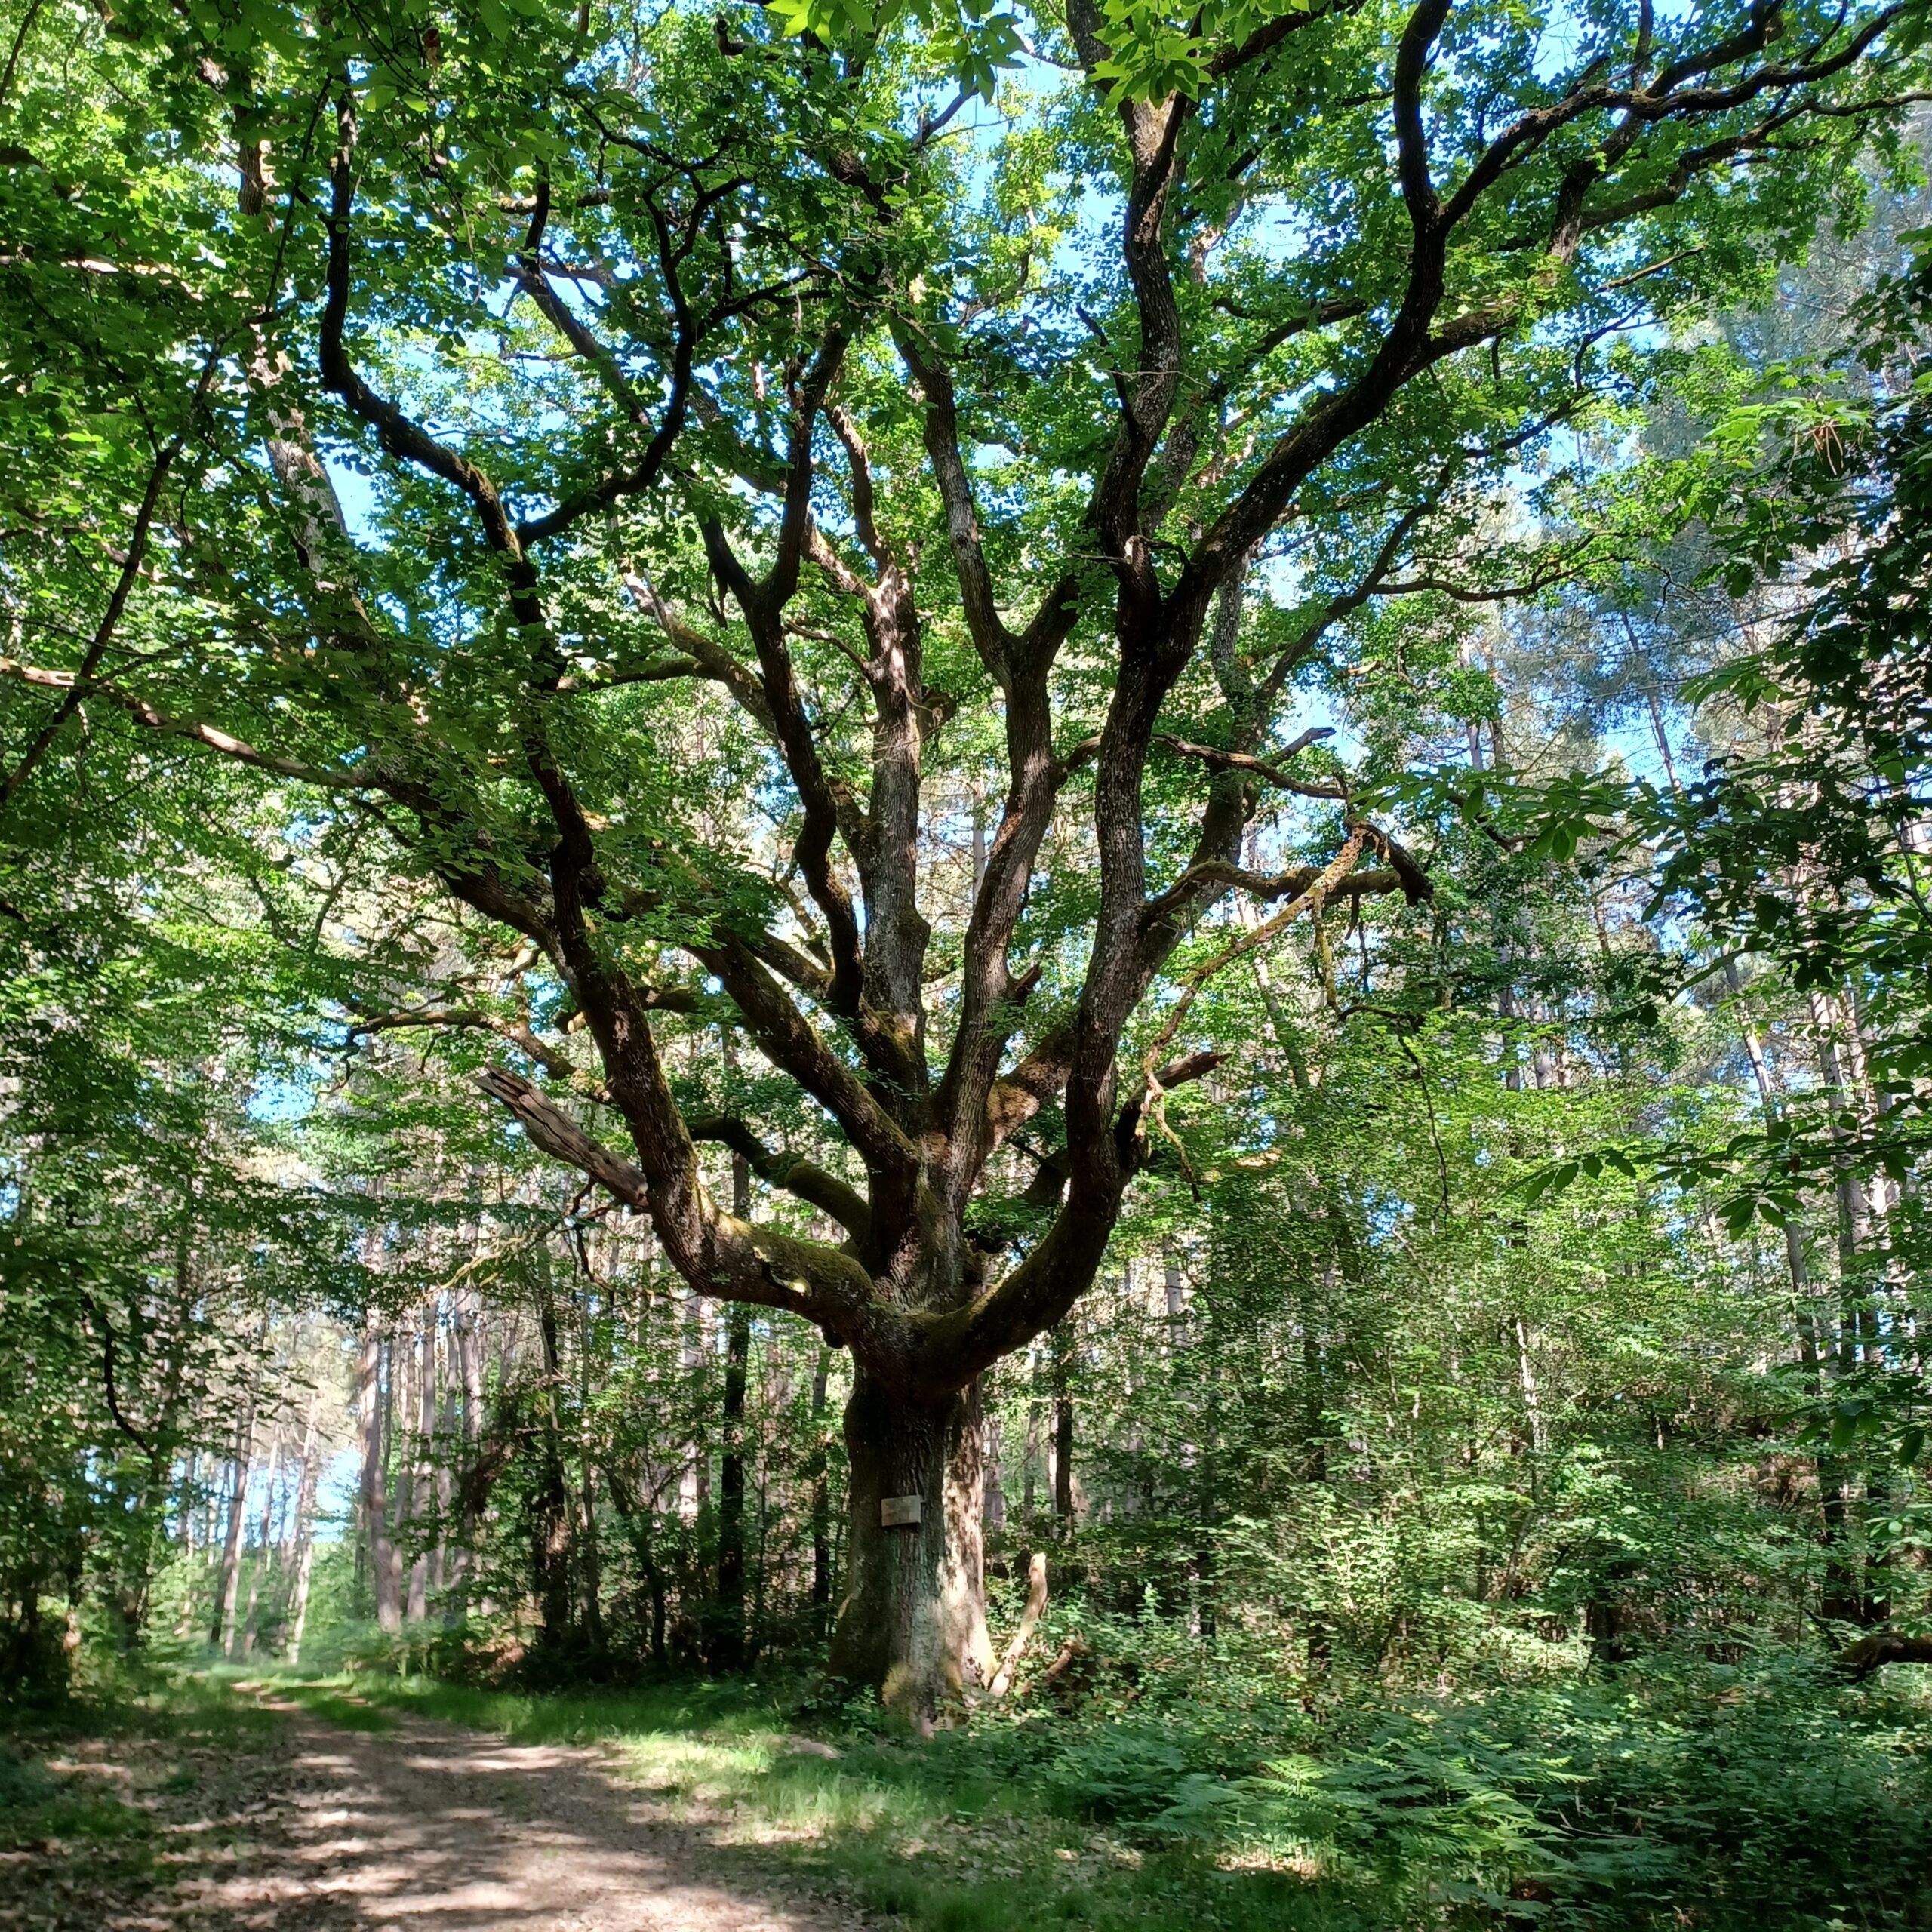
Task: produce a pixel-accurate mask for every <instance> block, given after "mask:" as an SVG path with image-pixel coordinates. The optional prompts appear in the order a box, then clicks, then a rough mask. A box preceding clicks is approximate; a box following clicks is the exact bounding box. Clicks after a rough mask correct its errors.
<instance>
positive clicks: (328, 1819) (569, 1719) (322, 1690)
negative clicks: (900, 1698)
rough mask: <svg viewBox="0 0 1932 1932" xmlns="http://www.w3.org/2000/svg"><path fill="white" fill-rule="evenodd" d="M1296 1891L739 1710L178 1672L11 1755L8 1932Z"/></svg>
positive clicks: (909, 1914) (1064, 1902) (656, 1697)
mask: <svg viewBox="0 0 1932 1932" xmlns="http://www.w3.org/2000/svg"><path fill="white" fill-rule="evenodd" d="M941 1755H944V1754H941ZM1204 1886H1205V1887H1207V1890H1206V1891H1205V1893H1204V1890H1203V1887H1204ZM1284 1886H1285V1889H1286V1890H1288V1891H1290V1892H1292V1893H1296V1894H1304V1887H1303V1886H1302V1885H1300V1884H1297V1883H1296V1882H1294V1881H1293V1880H1292V1879H1291V1878H1284V1875H1281V1874H1279V1873H1263V1872H1233V1871H1229V1870H1226V1869H1222V1870H1216V1869H1213V1867H1212V1866H1211V1864H1210V1863H1207V1862H1206V1861H1204V1860H1200V1859H1198V1858H1195V1857H1166V1856H1163V1855H1161V1854H1158V1853H1148V1852H1143V1850H1140V1849H1138V1848H1136V1847H1134V1846H1133V1845H1131V1844H1128V1842H1126V1841H1124V1839H1122V1838H1119V1837H1118V1836H1116V1835H1114V1834H1112V1833H1110V1832H1107V1831H1105V1830H1097V1829H1094V1827H1093V1826H1091V1824H1083V1823H1080V1822H1078V1821H1077V1820H1069V1819H1066V1818H1063V1817H1054V1816H1051V1815H1049V1814H1046V1813H1044V1812H1043V1811H1042V1810H1041V1809H1040V1807H1038V1804H1036V1803H1035V1802H1033V1801H1032V1800H1031V1799H1030V1798H1029V1795H1027V1794H1026V1793H1025V1792H1022V1791H1020V1789H1017V1788H1016V1787H1015V1786H1014V1785H1013V1784H1012V1783H1011V1782H1010V1781H1008V1780H1001V1779H999V1778H998V1777H992V1778H979V1777H974V1776H972V1775H971V1774H968V1775H967V1776H966V1777H964V1779H963V1780H962V1777H961V1767H958V1766H957V1765H954V1766H946V1765H944V1764H941V1763H940V1762H938V1761H936V1759H935V1758H934V1754H933V1752H932V1750H931V1747H930V1746H921V1745H919V1744H918V1743H912V1742H910V1741H905V1742H899V1741H895V1740H892V1739H891V1738H887V1737H876V1738H871V1739H861V1740H854V1739H851V1738H849V1737H848V1738H847V1739H845V1740H842V1741H841V1745H838V1746H834V1745H831V1744H828V1743H825V1742H823V1741H822V1740H815V1739H811V1738H808V1737H801V1736H798V1735H797V1734H794V1733H792V1732H791V1731H789V1730H788V1729H787V1728H786V1724H785V1721H784V1720H783V1717H782V1715H781V1714H780V1712H779V1711H778V1709H777V1708H776V1707H775V1706H774V1705H773V1704H772V1703H770V1702H769V1701H768V1700H760V1699H759V1698H758V1697H756V1696H755V1695H750V1694H747V1693H746V1691H744V1690H738V1689H736V1688H734V1687H724V1686H716V1685H706V1684H694V1685H690V1686H685V1687H677V1686H670V1687H660V1688H658V1689H656V1690H641V1691H632V1692H629V1693H613V1694H605V1695H598V1694H575V1695H571V1696H565V1697H530V1696H520V1695H512V1694H503V1693H493V1692H488V1691H481V1690H464V1689H461V1688H459V1687H453V1686H449V1685H445V1684H435V1683H432V1682H430V1681H426V1680H423V1679H414V1680H401V1681H398V1680H395V1679H388V1680H384V1679H380V1678H358V1679H355V1680H353V1681H344V1680H336V1681H320V1682H318V1681H299V1680H294V1679H290V1678H273V1679H270V1678H263V1679H257V1680H254V1681H251V1680H248V1679H239V1680H238V1679H233V1678H225V1677H223V1676H220V1675H217V1676H212V1677H211V1676H198V1675H188V1674H179V1675H177V1674H170V1675H168V1677H167V1678H165V1679H164V1680H162V1681H160V1682H159V1683H158V1684H156V1685H155V1686H153V1687H151V1688H150V1689H149V1690H148V1691H147V1692H146V1694H145V1695H143V1696H140V1697H131V1698H123V1699H122V1700H119V1701H118V1702H111V1703H103V1704H101V1705H99V1706H74V1707H71V1708H69V1709H67V1710H66V1712H64V1714H63V1713H62V1712H55V1713H52V1714H50V1715H49V1716H48V1718H46V1719H45V1721H42V1723H40V1724H38V1727H35V1726H32V1725H29V1726H27V1727H24V1728H23V1727H20V1726H15V1727H14V1734H13V1736H12V1737H11V1740H10V1739H8V1738H7V1737H4V1736H0V1932H243V1928H251V1932H252V1928H264V1932H294V1928H297V1927H299V1928H301V1932H377V1928H382V1929H383V1932H402V1928H409V1927H435V1928H436V1932H485V1928H488V1932H858V1928H860V1927H883V1926H888V1925H897V1926H900V1927H911V1928H914V1932H1029V1928H1035V1927H1041V1928H1045V1927H1057V1926H1062V1925H1064V1924H1066V1923H1067V1922H1069V1921H1078V1922H1079V1923H1081V1924H1084V1925H1087V1926H1089V1927H1097V1928H1103V1932H1112V1928H1116V1927H1118V1928H1128V1927H1132V1928H1142V1927H1148V1928H1152V1927H1171V1926H1175V1925H1180V1924H1188V1925H1190V1926H1193V1927H1202V1928H1205V1927H1231V1928H1232V1927H1241V1928H1248V1927H1262V1926H1266V1927H1270V1928H1273V1927H1286V1926H1288V1925H1291V1924H1303V1923H1306V1922H1309V1921H1308V1919H1306V1918H1304V1912H1305V1911H1306V1909H1307V1908H1309V1907H1312V1906H1315V1905H1316V1903H1317V1900H1316V1898H1315V1897H1308V1896H1306V1894H1304V1896H1303V1897H1299V1898H1297V1900H1295V1901H1294V1904H1295V1906H1300V1907H1301V1908H1302V1909H1292V1908H1291V1909H1289V1910H1288V1911H1287V1912H1284V1911H1283V1910H1282V1909H1281V1908H1282V1906H1284V1904H1285V1903H1287V1901H1286V1900H1284V1899H1283V1897H1282V1896H1281V1892H1282V1890H1283V1888H1284ZM1321 1889H1322V1888H1321V1887H1307V1888H1306V1893H1309V1894H1318V1893H1319V1892H1320V1890H1321ZM1264 1893H1265V1894H1268V1896H1267V1897H1263V1894H1264ZM1309 1916H1310V1917H1312V1918H1318V1919H1319V1921H1320V1922H1321V1923H1322V1924H1324V1925H1325V1924H1332V1923H1334V1922H1336V1921H1333V1920H1331V1918H1329V1916H1328V1915H1327V1914H1324V1913H1319V1912H1316V1913H1312V1914H1310V1915H1309ZM1350 1916H1351V1917H1352V1915H1350Z"/></svg>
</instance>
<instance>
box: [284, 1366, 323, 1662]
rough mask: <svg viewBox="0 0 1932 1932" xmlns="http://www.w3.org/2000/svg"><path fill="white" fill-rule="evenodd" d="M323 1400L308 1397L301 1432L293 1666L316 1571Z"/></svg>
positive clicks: (290, 1633)
mask: <svg viewBox="0 0 1932 1932" xmlns="http://www.w3.org/2000/svg"><path fill="white" fill-rule="evenodd" d="M321 1407H322V1398H321V1391H320V1390H317V1391H316V1392H315V1393H314V1394H312V1395H310V1396H309V1420H308V1422H307V1424H306V1426H305V1427H304V1428H303V1432H302V1475H301V1478H300V1483H299V1484H298V1486H297V1489H296V1491H295V1562H294V1583H293V1584H292V1585H291V1587H290V1592H289V1599H288V1618H289V1629H288V1661H289V1662H290V1663H291V1664H299V1663H300V1662H301V1661H302V1633H303V1629H304V1628H305V1627H306V1625H307V1623H308V1621H309V1580H310V1578H311V1577H312V1576H313V1575H314V1574H315V1491H316V1487H317V1485H318V1483H319V1482H320V1481H321V1470H322V1458H321V1429H320V1426H319V1425H320V1423H321Z"/></svg>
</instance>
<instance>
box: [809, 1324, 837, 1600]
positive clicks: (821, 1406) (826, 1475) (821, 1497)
mask: <svg viewBox="0 0 1932 1932" xmlns="http://www.w3.org/2000/svg"><path fill="white" fill-rule="evenodd" d="M831 1376H832V1351H831V1349H829V1348H827V1347H826V1346H824V1345H823V1343H821V1344H820V1348H819V1352H818V1362H817V1367H815V1368H814V1370H813V1371H812V1458H811V1512H812V1611H813V1618H812V1621H813V1626H814V1629H816V1630H817V1632H818V1633H819V1635H821V1636H823V1635H824V1634H825V1627H826V1617H827V1614H828V1613H829V1611H830V1609H831V1607H832V1477H831V1472H830V1470H829V1469H828V1467H827V1466H826V1465H827V1461H828V1458H827V1455H826V1436H825V1411H826V1390H827V1384H828V1383H829V1381H830V1380H831Z"/></svg>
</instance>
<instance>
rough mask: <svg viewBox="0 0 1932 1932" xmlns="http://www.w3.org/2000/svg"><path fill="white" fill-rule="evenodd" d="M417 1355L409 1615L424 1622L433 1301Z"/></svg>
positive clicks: (431, 1473)
mask: <svg viewBox="0 0 1932 1932" xmlns="http://www.w3.org/2000/svg"><path fill="white" fill-rule="evenodd" d="M411 1355H413V1356H414V1374H415V1386H414V1390H413V1393H414V1396H415V1398H416V1399H415V1401H414V1404H412V1405H411V1406H412V1407H414V1411H415V1423H414V1427H413V1428H412V1429H411V1435H410V1455H409V1467H410V1477H409V1515H410V1522H411V1527H412V1528H413V1529H414V1531H415V1534H414V1536H413V1537H411V1542H412V1543H414V1546H415V1548H416V1554H415V1555H414V1557H413V1558H411V1561H410V1565H409V1602H408V1611H407V1614H408V1619H409V1621H410V1622H411V1623H421V1622H422V1620H423V1618H424V1617H426V1616H428V1614H429V1539H428V1538H427V1537H426V1535H425V1534H424V1533H423V1527H422V1519H423V1518H425V1517H427V1516H428V1515H429V1512H430V1508H431V1505H432V1499H433V1498H434V1496H435V1470H434V1466H433V1464H432V1462H431V1460H430V1458H431V1453H432V1452H431V1447H430V1445H431V1444H432V1442H433V1441H434V1440H435V1430H436V1311H435V1304H434V1303H429V1304H428V1305H426V1306H424V1307H423V1308H422V1309H420V1310H419V1311H418V1312H417V1323H416V1333H415V1334H414V1337H412V1339H411Z"/></svg>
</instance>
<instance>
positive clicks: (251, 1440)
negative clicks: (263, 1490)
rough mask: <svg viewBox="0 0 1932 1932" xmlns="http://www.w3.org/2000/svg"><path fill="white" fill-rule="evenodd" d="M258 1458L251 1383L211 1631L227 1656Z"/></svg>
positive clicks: (230, 1648) (232, 1637)
mask: <svg viewBox="0 0 1932 1932" xmlns="http://www.w3.org/2000/svg"><path fill="white" fill-rule="evenodd" d="M254 1456H255V1386H254V1382H253V1380H251V1381H250V1383H249V1385H248V1398H247V1401H245V1404H244V1405H243V1407H242V1421H241V1423H240V1426H238V1428H237V1429H236V1430H235V1475H234V1480H233V1481H232V1483H231V1484H230V1485H229V1491H228V1533H227V1534H226V1537H224V1538H223V1542H222V1546H221V1580H220V1587H219V1588H218V1589H217V1591H216V1592H215V1614H214V1625H213V1627H212V1628H211V1629H210V1631H209V1632H208V1636H209V1640H210V1641H211V1642H212V1643H214V1644H217V1645H218V1646H219V1647H220V1651H221V1654H222V1655H223V1657H232V1655H233V1654H234V1652H235V1601H236V1598H237V1595H238V1592H239V1589H240V1586H241V1582H242V1537H243V1536H244V1534H245V1533H246V1531H247V1528H248V1477H249V1472H250V1466H251V1464H252V1463H253V1462H254Z"/></svg>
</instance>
